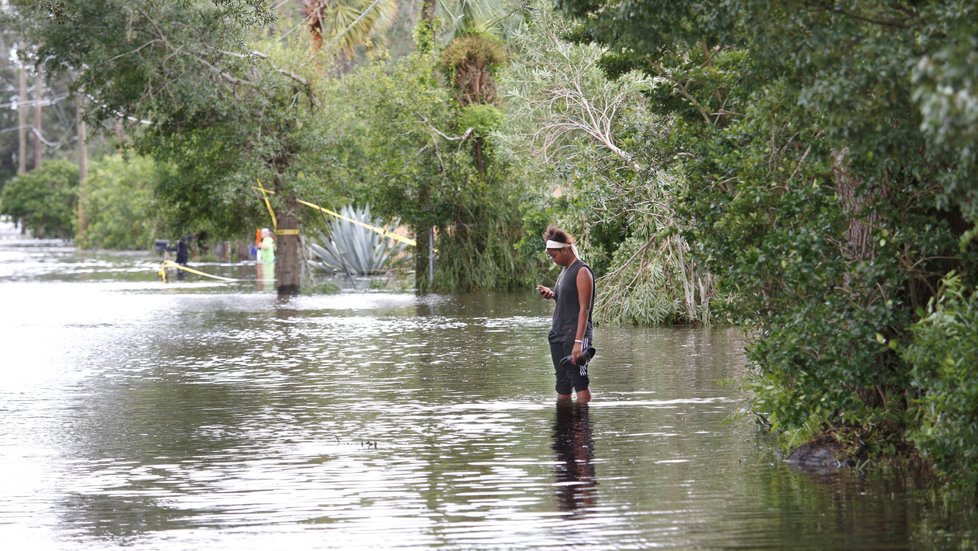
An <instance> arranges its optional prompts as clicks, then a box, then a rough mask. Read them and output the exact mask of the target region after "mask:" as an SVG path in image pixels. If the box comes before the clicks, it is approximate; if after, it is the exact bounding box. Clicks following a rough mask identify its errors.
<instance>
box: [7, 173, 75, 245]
mask: <svg viewBox="0 0 978 551" xmlns="http://www.w3.org/2000/svg"><path fill="white" fill-rule="evenodd" d="M77 204H78V167H76V166H75V165H73V164H71V163H70V162H68V161H63V160H56V161H49V162H47V163H45V164H44V165H43V166H42V167H41V168H38V169H36V170H33V171H31V172H28V173H26V174H21V175H19V176H16V177H15V178H13V179H12V180H10V181H9V182H7V185H6V186H4V188H3V193H2V194H0V214H6V215H9V216H11V217H12V218H13V219H14V220H15V221H17V222H19V223H20V224H23V226H24V227H25V228H27V230H28V231H30V232H31V234H33V235H34V237H59V238H61V239H70V238H72V237H74V236H75V208H76V206H77Z"/></svg>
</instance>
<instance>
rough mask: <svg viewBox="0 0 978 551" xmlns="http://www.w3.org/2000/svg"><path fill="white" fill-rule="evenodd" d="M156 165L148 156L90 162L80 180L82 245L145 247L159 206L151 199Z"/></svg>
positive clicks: (155, 225)
mask: <svg viewBox="0 0 978 551" xmlns="http://www.w3.org/2000/svg"><path fill="white" fill-rule="evenodd" d="M156 178H157V167H156V164H155V163H154V162H153V161H152V159H149V158H148V157H138V156H137V157H131V158H124V157H123V156H122V155H110V156H107V157H105V158H103V159H101V160H100V161H99V162H97V163H93V165H92V169H91V172H90V174H89V176H88V178H86V179H85V181H84V182H82V187H81V189H82V193H81V196H82V200H81V203H82V205H81V206H82V211H83V212H84V213H85V216H86V219H87V224H86V226H85V227H84V228H82V230H81V233H80V234H79V235H78V245H79V246H80V247H83V248H102V249H146V248H148V247H149V246H150V245H151V244H152V243H153V239H154V238H155V237H159V236H158V235H157V231H158V226H159V221H158V218H159V214H158V213H159V208H158V207H157V206H156V201H155V200H154V198H153V185H154V181H155V179H156Z"/></svg>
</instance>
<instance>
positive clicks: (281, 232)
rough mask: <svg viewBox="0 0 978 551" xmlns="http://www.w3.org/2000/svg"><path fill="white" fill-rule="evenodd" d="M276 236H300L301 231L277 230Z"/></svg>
mask: <svg viewBox="0 0 978 551" xmlns="http://www.w3.org/2000/svg"><path fill="white" fill-rule="evenodd" d="M275 235H299V230H275Z"/></svg>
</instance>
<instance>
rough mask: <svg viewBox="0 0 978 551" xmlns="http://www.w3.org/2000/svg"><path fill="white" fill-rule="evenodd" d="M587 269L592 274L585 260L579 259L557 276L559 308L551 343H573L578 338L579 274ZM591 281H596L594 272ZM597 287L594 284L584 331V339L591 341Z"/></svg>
mask: <svg viewBox="0 0 978 551" xmlns="http://www.w3.org/2000/svg"><path fill="white" fill-rule="evenodd" d="M581 269H585V270H587V271H589V272H591V267H590V266H588V265H587V264H585V263H584V261H583V260H581V259H579V258H578V259H577V260H575V261H574V263H573V264H571V265H570V266H568V267H566V268H564V269H563V270H561V271H560V275H559V276H557V284H556V285H554V301H555V302H556V303H557V306H556V307H555V308H554V318H553V324H552V325H551V327H550V335H549V340H550V342H558V341H564V342H572V341H573V340H574V339H576V338H577V317H578V314H579V313H580V311H581V303H580V301H579V300H578V297H577V272H579V271H580V270H581ZM591 280H592V281H594V272H591ZM596 289H597V287H596V286H594V285H593V284H592V288H591V304H590V305H589V306H588V310H587V329H585V330H584V338H585V339H587V340H590V339H591V310H593V309H594V308H593V306H594V297H595V296H596V293H595V291H596Z"/></svg>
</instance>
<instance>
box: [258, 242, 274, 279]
mask: <svg viewBox="0 0 978 551" xmlns="http://www.w3.org/2000/svg"><path fill="white" fill-rule="evenodd" d="M257 256H258V264H257V267H258V287H259V288H260V289H264V285H263V282H265V281H273V280H274V279H275V240H274V239H273V238H272V232H271V230H269V229H268V228H262V230H261V245H260V246H259V247H258V251H257Z"/></svg>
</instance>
